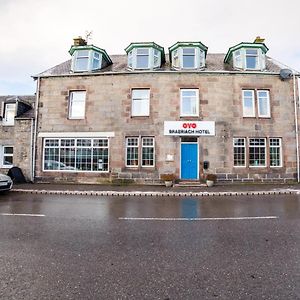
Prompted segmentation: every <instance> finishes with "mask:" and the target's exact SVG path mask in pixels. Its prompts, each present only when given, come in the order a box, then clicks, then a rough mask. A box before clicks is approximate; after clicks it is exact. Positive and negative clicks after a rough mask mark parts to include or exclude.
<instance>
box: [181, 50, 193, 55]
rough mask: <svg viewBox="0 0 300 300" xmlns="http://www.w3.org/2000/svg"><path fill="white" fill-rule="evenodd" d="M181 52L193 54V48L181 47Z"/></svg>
mask: <svg viewBox="0 0 300 300" xmlns="http://www.w3.org/2000/svg"><path fill="white" fill-rule="evenodd" d="M182 50H183V54H190V55H195V49H194V48H183V49H182Z"/></svg>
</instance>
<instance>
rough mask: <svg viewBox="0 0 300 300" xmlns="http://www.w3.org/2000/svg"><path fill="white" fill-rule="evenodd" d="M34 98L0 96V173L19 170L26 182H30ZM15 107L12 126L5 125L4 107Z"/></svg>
mask: <svg viewBox="0 0 300 300" xmlns="http://www.w3.org/2000/svg"><path fill="white" fill-rule="evenodd" d="M34 101H35V96H1V97H0V103H1V104H2V106H1V116H2V119H1V122H0V151H1V152H0V172H1V173H4V174H7V172H8V170H9V169H10V168H11V167H13V166H16V167H19V168H21V170H22V172H23V174H24V176H25V178H26V180H28V181H31V180H32V154H33V152H32V151H33V132H34V112H33V106H34ZM6 104H13V105H15V116H14V118H13V119H14V122H13V124H10V125H7V124H5V121H4V118H5V113H4V110H5V105H6Z"/></svg>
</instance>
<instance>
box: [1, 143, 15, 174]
mask: <svg viewBox="0 0 300 300" xmlns="http://www.w3.org/2000/svg"><path fill="white" fill-rule="evenodd" d="M6 148H12V150H13V153H5V149H6ZM5 157H12V159H13V163H12V164H11V165H6V164H4V161H5ZM0 165H1V168H3V169H9V168H11V167H13V166H14V147H13V146H11V145H3V146H1V164H0Z"/></svg>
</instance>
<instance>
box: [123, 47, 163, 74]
mask: <svg viewBox="0 0 300 300" xmlns="http://www.w3.org/2000/svg"><path fill="white" fill-rule="evenodd" d="M139 49H146V50H148V55H147V56H148V66H147V67H146V68H145V67H143V68H142V67H138V65H137V57H138V56H146V55H145V54H138V50H139ZM154 57H156V58H157V64H154V61H155V59H154ZM160 65H161V52H160V51H159V50H157V49H156V48H154V47H136V48H133V49H132V50H131V51H129V52H128V53H127V66H128V68H129V69H132V70H135V69H136V70H151V69H155V68H159V67H160Z"/></svg>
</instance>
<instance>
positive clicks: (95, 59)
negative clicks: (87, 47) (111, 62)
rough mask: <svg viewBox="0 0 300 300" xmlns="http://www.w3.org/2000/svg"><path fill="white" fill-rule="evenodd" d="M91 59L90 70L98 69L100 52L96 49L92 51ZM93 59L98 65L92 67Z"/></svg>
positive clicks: (99, 66)
mask: <svg viewBox="0 0 300 300" xmlns="http://www.w3.org/2000/svg"><path fill="white" fill-rule="evenodd" d="M92 53H93V54H92V60H91V70H98V69H100V68H101V65H100V63H101V54H100V53H99V52H96V51H92ZM95 55H98V57H96V56H95ZM94 61H97V62H98V67H97V68H94Z"/></svg>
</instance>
